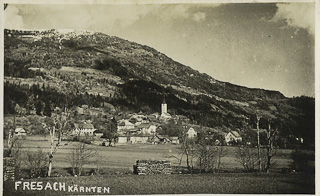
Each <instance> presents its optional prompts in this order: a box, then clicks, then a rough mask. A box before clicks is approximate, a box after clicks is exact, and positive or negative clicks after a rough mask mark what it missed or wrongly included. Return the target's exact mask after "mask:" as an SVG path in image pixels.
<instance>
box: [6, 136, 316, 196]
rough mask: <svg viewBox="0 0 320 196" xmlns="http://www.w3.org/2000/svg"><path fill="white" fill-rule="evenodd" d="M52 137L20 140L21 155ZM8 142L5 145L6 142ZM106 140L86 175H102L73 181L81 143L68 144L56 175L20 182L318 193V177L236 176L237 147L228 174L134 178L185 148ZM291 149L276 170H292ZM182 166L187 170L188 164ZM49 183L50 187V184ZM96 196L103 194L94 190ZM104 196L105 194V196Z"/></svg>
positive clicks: (147, 190)
mask: <svg viewBox="0 0 320 196" xmlns="http://www.w3.org/2000/svg"><path fill="white" fill-rule="evenodd" d="M48 139H49V137H47V138H44V137H41V136H29V137H27V139H25V140H21V144H22V149H21V150H22V151H25V152H27V151H36V150H38V149H39V148H41V149H42V150H43V151H44V152H48V151H49V149H50V143H49V142H48ZM4 142H5V144H6V141H4ZM100 143H101V141H97V142H94V143H93V144H91V145H89V146H90V147H93V148H95V149H97V151H98V154H99V156H96V157H94V158H92V160H91V162H90V163H89V164H88V165H86V166H85V167H86V171H85V174H87V175H88V173H89V171H90V170H92V169H94V168H96V167H97V166H98V165H100V166H101V167H102V170H101V171H102V172H101V173H100V175H91V176H81V177H73V176H71V174H70V170H69V171H68V168H70V167H71V165H70V163H69V162H68V156H69V154H70V152H71V150H72V148H73V147H74V146H75V145H76V144H77V142H66V141H63V142H62V144H61V147H60V149H59V150H58V151H57V153H56V154H55V156H54V161H53V173H52V177H50V178H34V179H16V181H19V180H21V181H23V182H32V181H36V182H42V183H43V184H44V185H45V184H46V183H47V182H50V183H51V185H52V184H53V183H54V182H61V183H65V184H66V186H74V185H78V187H80V186H83V187H91V186H101V187H109V188H110V189H109V190H110V192H109V193H103V194H131V195H132V194H173V193H174V194H192V193H197V194H201V193H206V194H209V193H210V194H230V193H265V194H267V193H277V194H281V193H310V194H311V193H314V190H315V189H314V184H315V180H314V174H306V173H292V174H280V173H279V172H278V173H275V172H271V173H269V174H257V173H236V172H233V171H234V170H235V171H238V172H239V171H240V170H241V168H242V166H241V164H240V163H239V162H237V161H236V159H235V155H236V151H237V147H231V146H225V147H224V156H223V157H222V171H223V172H226V171H227V173H215V174H192V175H191V174H172V175H154V176H152V175H151V176H138V175H134V174H132V172H133V165H134V164H135V163H136V160H139V159H153V160H170V161H171V162H172V163H173V165H174V166H177V165H178V162H177V160H176V159H174V158H168V155H175V156H178V155H179V153H180V151H181V150H180V145H172V144H167V145H151V144H134V145H132V144H122V145H120V144H118V145H117V146H116V147H104V146H101V145H99V144H100ZM291 152H292V150H288V149H279V150H277V154H276V155H275V156H274V157H273V159H274V162H275V163H276V165H275V167H274V168H276V169H279V170H280V169H281V168H289V165H290V162H291V159H290V154H291ZM182 166H186V164H185V160H184V161H183V162H182ZM50 183H49V184H50ZM21 187H23V186H22V185H21V186H20V188H18V190H15V184H14V182H12V181H6V182H5V183H4V192H3V193H4V195H66V194H75V195H78V194H93V193H92V192H90V193H88V192H86V193H83V192H68V190H66V191H54V190H50V189H48V190H45V191H44V190H21ZM94 194H100V193H97V192H95V193H94ZM101 194H102V193H101Z"/></svg>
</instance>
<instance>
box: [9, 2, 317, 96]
mask: <svg viewBox="0 0 320 196" xmlns="http://www.w3.org/2000/svg"><path fill="white" fill-rule="evenodd" d="M314 9H315V6H314V3H290V4H270V3H265V4H154V5H136V4H134V5H94V4H90V5H31V4H28V5H26V4H25V5H14V4H9V6H8V7H7V9H6V10H5V27H6V28H23V29H52V28H55V29H88V30H93V31H99V32H103V33H106V34H108V35H114V36H118V37H121V38H124V39H127V40H129V41H134V42H137V43H140V44H144V45H148V46H151V47H153V48H155V49H157V50H158V51H160V52H162V53H164V54H165V55H167V56H169V57H170V58H172V59H173V60H176V61H178V62H180V63H182V64H185V65H188V66H190V67H192V68H193V69H196V70H199V71H200V72H202V73H207V74H209V75H211V76H212V77H213V78H215V79H217V80H221V81H226V82H231V83H234V84H237V85H242V86H247V87H254V88H263V89H270V90H277V91H280V92H281V93H283V94H284V95H286V96H289V97H291V96H300V95H307V96H314V95H315V93H314V81H315V77H314V66H315V65H314V64H315V57H314V43H315V41H314V34H315V24H314V23H315V21H314V19H315V17H314Z"/></svg>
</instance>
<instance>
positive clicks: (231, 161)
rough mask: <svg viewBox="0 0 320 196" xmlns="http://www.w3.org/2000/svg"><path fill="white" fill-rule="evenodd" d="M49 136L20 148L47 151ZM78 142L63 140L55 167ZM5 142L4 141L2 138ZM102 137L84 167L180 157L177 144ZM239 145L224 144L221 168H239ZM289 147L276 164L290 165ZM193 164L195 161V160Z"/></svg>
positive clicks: (62, 165) (24, 142) (280, 152)
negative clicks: (109, 143) (104, 142)
mask: <svg viewBox="0 0 320 196" xmlns="http://www.w3.org/2000/svg"><path fill="white" fill-rule="evenodd" d="M48 139H49V137H46V138H44V137H41V136H28V137H27V139H25V140H21V143H22V150H24V151H35V150H37V149H38V148H41V149H42V150H43V151H44V152H49V150H50V143H49V141H48ZM76 143H77V142H66V141H63V142H62V144H61V147H60V148H59V149H58V151H57V153H56V154H55V157H54V161H53V167H54V169H55V168H67V167H70V166H71V165H70V163H69V162H68V159H67V157H68V155H69V153H70V152H71V150H72V148H73V146H74V145H75V144H76ZM5 144H6V142H5ZM99 144H101V141H95V142H94V143H93V144H91V145H89V146H90V147H93V148H95V149H97V151H98V155H99V156H96V157H94V158H92V160H91V163H90V164H88V165H86V167H87V168H96V167H97V165H100V166H102V167H103V168H110V169H112V168H113V169H116V168H117V169H121V170H126V171H128V172H130V171H133V165H134V164H135V163H136V160H139V159H152V160H170V161H171V162H172V164H173V165H174V166H178V161H177V159H176V158H168V155H174V156H178V157H181V153H180V152H181V150H180V148H181V147H180V145H172V144H166V145H160V144H158V145H152V144H116V147H105V146H100V145H99ZM237 149H238V147H232V146H225V147H224V154H225V155H224V156H223V157H222V159H221V161H222V165H221V168H222V169H241V168H242V165H241V164H240V163H239V162H237V161H236V159H235V156H236V152H237ZM291 152H292V150H289V149H278V150H277V154H276V155H275V156H274V157H273V162H274V163H275V166H274V167H275V168H289V165H290V163H291V159H290V153H291ZM194 164H196V163H195V161H194ZM181 166H186V161H185V157H184V158H183V161H182V164H181Z"/></svg>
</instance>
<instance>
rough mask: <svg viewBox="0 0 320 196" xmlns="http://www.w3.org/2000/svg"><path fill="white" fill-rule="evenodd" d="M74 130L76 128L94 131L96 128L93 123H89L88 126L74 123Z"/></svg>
mask: <svg viewBox="0 0 320 196" xmlns="http://www.w3.org/2000/svg"><path fill="white" fill-rule="evenodd" d="M74 128H76V129H94V126H93V125H92V124H91V123H88V124H78V123H74Z"/></svg>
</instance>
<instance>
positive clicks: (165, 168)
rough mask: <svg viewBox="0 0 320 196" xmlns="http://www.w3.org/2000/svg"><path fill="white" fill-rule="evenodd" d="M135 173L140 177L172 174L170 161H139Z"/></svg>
mask: <svg viewBox="0 0 320 196" xmlns="http://www.w3.org/2000/svg"><path fill="white" fill-rule="evenodd" d="M134 173H135V174H138V175H152V174H172V171H171V162H170V161H157V160H137V163H136V165H134Z"/></svg>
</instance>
